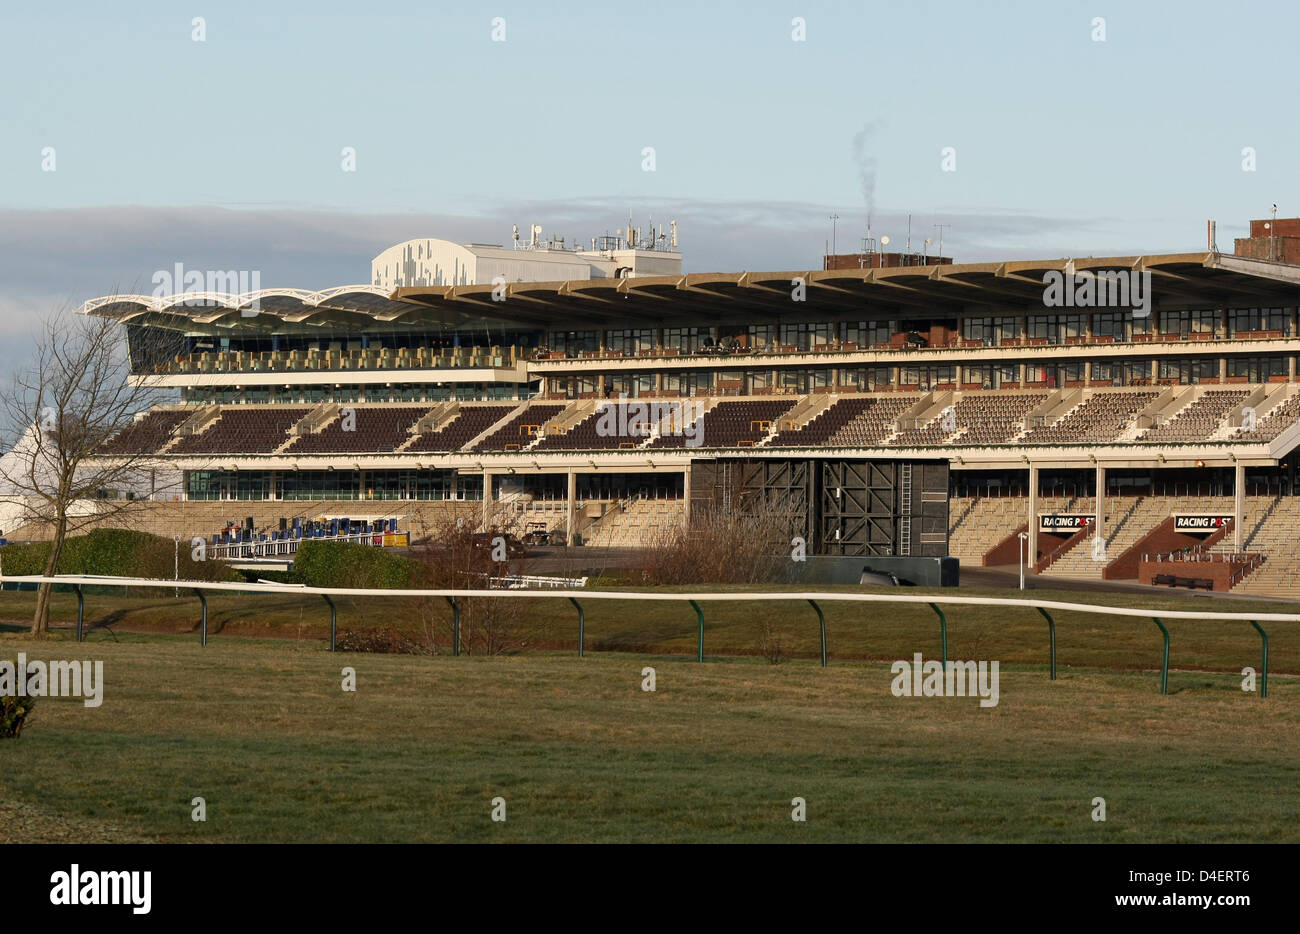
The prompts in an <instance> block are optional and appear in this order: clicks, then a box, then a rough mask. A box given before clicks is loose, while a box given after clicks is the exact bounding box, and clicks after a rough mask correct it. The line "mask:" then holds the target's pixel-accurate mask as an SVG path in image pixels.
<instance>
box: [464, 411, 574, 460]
mask: <svg viewBox="0 0 1300 934" xmlns="http://www.w3.org/2000/svg"><path fill="white" fill-rule="evenodd" d="M563 411H564V406H563V405H530V406H529V407H528V408H526V409H524V410H523V411H522V412H520V413H519V414H518V415H516V416H515V417H514V418H512V419H510V421H508V422H506V423H505V424H504V425H502V426H501V427H500V428H498V429H497V430H496V431H494V432H492V434H490V435H488V436H487V437H486V438H484V439H483V440H482V441H480V442H479V443H478V444H477V445H476V446H475V447H474V450H476V451H513V450H515V447H514V445H519V447H521V448H522V447H524V446H526V445H529V444H532V443H533V438H534V437H535V435H533V434H530V433H529V432H528V431H526V430H524V429H525V426H527V425H536V426H541V425H544V424H546V423H547V422H549V421H550V420H551V419H553V418H555V416H557V415H559V414H560V413H561V412H563Z"/></svg>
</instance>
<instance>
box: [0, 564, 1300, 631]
mask: <svg viewBox="0 0 1300 934" xmlns="http://www.w3.org/2000/svg"><path fill="white" fill-rule="evenodd" d="M0 584H67V585H69V586H76V585H81V586H84V587H158V588H161V589H164V590H170V589H172V588H175V587H184V588H185V589H187V590H191V591H193V590H212V591H227V592H232V593H275V594H314V595H317V596H334V597H453V598H456V597H464V598H470V597H484V596H487V595H488V594H487V593H486V592H485V591H483V590H421V589H416V588H401V589H392V590H389V589H379V588H374V587H305V586H302V585H296V584H273V583H257V584H249V583H237V582H234V581H186V580H182V581H174V580H169V579H165V578H161V579H160V578H151V577H113V576H109V575H103V576H97V575H93V574H63V575H58V576H56V577H45V576H44V575H40V574H28V575H17V576H15V575H0ZM492 596H494V597H501V598H508V597H519V598H522V599H548V600H553V599H564V598H566V597H573V598H579V599H583V600H625V601H640V600H645V601H649V602H652V603H665V602H669V603H689V602H690V601H692V600H694V601H695V602H697V603H745V602H756V603H771V602H776V601H791V602H795V603H807V602H808V601H809V600H815V601H818V602H832V603H920V604H939V605H944V606H1008V607H1023V608H1025V609H1030V610H1032V609H1044V610H1061V611H1066V612H1071V613H1087V614H1091V615H1094V616H1123V617H1130V618H1140V619H1151V618H1152V617H1153V616H1158V617H1159V618H1160V619H1218V620H1238V621H1241V622H1250V621H1251V620H1256V621H1259V622H1285V623H1300V613H1215V612H1207V611H1205V610H1194V611H1193V610H1164V609H1156V608H1154V607H1152V608H1150V609H1146V610H1139V609H1133V608H1130V607H1122V606H1099V605H1097V604H1092V603H1064V602H1062V601H1059V600H1032V599H1012V598H1007V597H953V596H948V595H946V594H913V595H904V594H874V593H845V592H839V593H835V592H830V593H826V592H818V591H782V592H761V593H748V592H744V591H736V592H732V593H720V592H718V591H716V590H710V591H707V592H701V593H688V592H682V593H664V592H663V591H659V590H650V591H643V590H623V591H617V590H573V591H568V590H507V591H501V592H498V593H493V594H492Z"/></svg>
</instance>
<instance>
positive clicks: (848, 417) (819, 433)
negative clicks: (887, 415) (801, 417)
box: [769, 396, 880, 447]
mask: <svg viewBox="0 0 1300 934" xmlns="http://www.w3.org/2000/svg"><path fill="white" fill-rule="evenodd" d="M879 401H880V399H879V398H878V397H876V396H864V397H859V398H847V399H840V400H839V401H838V402H835V403H833V404H832V405H831V406H830V408H828V409H826V410H825V411H823V412H822V413H821V414H820V415H818V416H817V417H816V418H814V419H812V421H809V422H806V423H805V424H804V425H803V427H801V428H793V427H787V428H782V429H781V430H780V431H779V432H778V433H777V435H776V437H775V438H773V439H772V441H771V444H770V445H769V446H770V447H784V446H787V445H797V446H799V447H813V446H816V445H822V444H825V443H826V442H827V441H829V440H830V437H831V435H833V434H835V432H837V431H839V430H840V429H841V428H843V427H844V426H845V425H847V424H848V423H849V422H851V421H852V420H853V419H855V418H857V417H858V416H859V415H861V414H862V413H863V412H865V411H867V410H868V409H870V408H871V407H872V406H874V405H875V404H876V403H877V402H879Z"/></svg>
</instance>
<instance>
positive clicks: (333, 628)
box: [321, 593, 339, 652]
mask: <svg viewBox="0 0 1300 934" xmlns="http://www.w3.org/2000/svg"><path fill="white" fill-rule="evenodd" d="M321 596H322V597H324V598H325V602H326V603H328V604H329V605H330V651H331V652H333V651H334V646H335V644H336V643H337V642H338V635H339V608H338V607H336V606H335V605H334V601H333V600H331V599H330V595H329V594H327V593H323V594H321Z"/></svg>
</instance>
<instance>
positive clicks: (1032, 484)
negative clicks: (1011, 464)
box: [1025, 464, 1038, 574]
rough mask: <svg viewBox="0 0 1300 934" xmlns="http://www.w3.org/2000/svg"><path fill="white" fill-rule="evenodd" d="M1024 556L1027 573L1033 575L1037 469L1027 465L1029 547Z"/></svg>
mask: <svg viewBox="0 0 1300 934" xmlns="http://www.w3.org/2000/svg"><path fill="white" fill-rule="evenodd" d="M1027 552H1028V553H1027V554H1026V555H1025V566H1026V570H1027V572H1028V573H1031V574H1032V573H1033V569H1034V562H1035V561H1037V560H1038V468H1037V467H1035V466H1034V465H1033V464H1030V465H1029V547H1028V549H1027Z"/></svg>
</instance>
